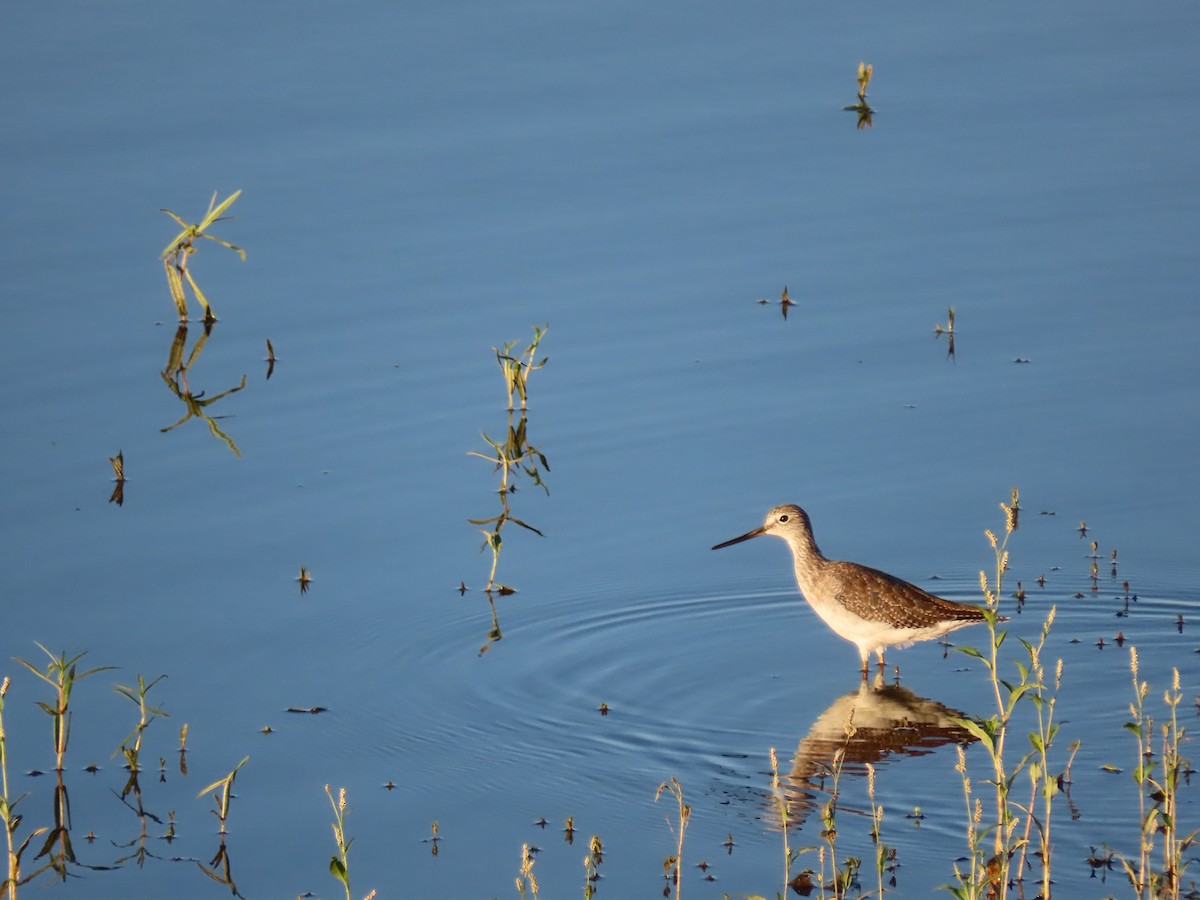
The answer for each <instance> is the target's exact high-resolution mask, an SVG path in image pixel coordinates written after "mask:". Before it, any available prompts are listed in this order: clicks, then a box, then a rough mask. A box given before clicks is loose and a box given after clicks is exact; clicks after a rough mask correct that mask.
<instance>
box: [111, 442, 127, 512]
mask: <svg viewBox="0 0 1200 900" xmlns="http://www.w3.org/2000/svg"><path fill="white" fill-rule="evenodd" d="M108 461H109V463H110V464H111V465H112V467H113V476H114V477H113V481H115V482H116V486H115V487H114V488H113V492H112V496H110V497H109V498H108V502H109V503H115V504H117V506H124V505H125V452H124V451H122V450H118V451H117V455H116V456H110V457H109V458H108Z"/></svg>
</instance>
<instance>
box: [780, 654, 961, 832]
mask: <svg viewBox="0 0 1200 900" xmlns="http://www.w3.org/2000/svg"><path fill="white" fill-rule="evenodd" d="M962 718H965V716H964V715H963V713H961V712H959V711H958V710H955V709H951V708H949V707H947V706H945V705H944V704H941V703H939V702H938V701H936V700H930V699H928V698H925V697H921V696H919V695H918V694H915V693H913V692H912V691H910V690H909V689H908V688H905V687H901V686H900V685H899V684H890V685H885V684H884V683H883V678H882V677H881V676H876V677H875V679H874V682H873V683H868V682H866V681H863V682H862V683H861V684H860V686H859V688H858V690H856V691H851V692H850V693H848V694H845V695H843V696H841V697H838V698H837V699H836V700H834V701H833V703H831V704H830V705H829V707H828V709H826V710H825V711H824V712H823V713H821V715H819V716H818V717H817V719H816V721H814V722H813V724H812V727H811V728H809V730H808V734H806V735H805V736H804V737H803V738H801V739H800V744H799V746H798V747H797V748H796V754H795V756H794V757H793V758H792V768H791V772H790V773H789V775H788V776H787V777H786V778H785V779H782V780H783V781H784V784H783V790H784V793H785V796H786V798H787V801H788V804H789V807H790V813H791V814H790V816H789V824H790V825H791V826H792V827H795V828H799V827H800V826H801V825H802V824H803V822H804V820H805V819H806V818H807V817H808V815H809V813H810V812H811V811H812V810H813V809H814V808H816V807H817V805H818V803H819V802H820V801H819V800H818V797H819V795H821V794H828V793H829V788H827V787H826V781H827V780H828V779H829V778H830V777H831V776H832V775H833V773H834V769H835V764H836V762H837V756H838V753H839V751H843V752H842V757H841V761H840V763H841V768H840V774H841V775H842V776H845V775H854V776H862V775H865V774H866V771H867V768H866V767H867V764H868V763H870V764H872V765H873V766H875V767H876V768H878V767H880V766H882V765H884V764H885V763H886V762H887V761H888V758H889V757H893V756H925V755H926V754H928V753H931V752H933V750H935V749H936V748H938V747H940V746H942V745H944V744H951V743H954V744H965V743H969V742H971V741H972V740H974V738H972V736H971V735H970V733H969V732H968V731H967V730H966V729H965V728H963V727H962V726H961V725H960V724H958V721H957V720H958V719H962ZM850 811H851V812H854V810H850Z"/></svg>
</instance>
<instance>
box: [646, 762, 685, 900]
mask: <svg viewBox="0 0 1200 900" xmlns="http://www.w3.org/2000/svg"><path fill="white" fill-rule="evenodd" d="M663 791H666V792H667V793H669V794H670V795H671V796H672V797H674V798H675V803H676V805H677V806H678V808H679V818H678V820H677V821H678V827H676V826H675V825H672V824H671V820H670V819H668V820H667V825H668V827H670V829H671V832H672V833H673V834H674V835H675V853H674V855H673V856H668V857H667V858H666V859H664V860H663V872H664V874H665V877H666V879H667V882H668V885H670V884H674V885H675V900H679V898H680V897H681V896H682V894H683V835H684V832H686V831H687V826H688V821H689V820H690V819H691V817H692V808H691V806H689V805H688V804H686V803H684V802H683V785H681V784H680V783H679V779H678V778H676V777H675V776H674V775H672V776H671V780H670V782H666V781H664V782H663V783H662V784H660V785H659V786H658V790H657V791H655V792H654V802H655V803H657V802H658V798H659V797H661V796H662V794H663Z"/></svg>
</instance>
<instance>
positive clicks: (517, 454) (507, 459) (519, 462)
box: [467, 411, 550, 593]
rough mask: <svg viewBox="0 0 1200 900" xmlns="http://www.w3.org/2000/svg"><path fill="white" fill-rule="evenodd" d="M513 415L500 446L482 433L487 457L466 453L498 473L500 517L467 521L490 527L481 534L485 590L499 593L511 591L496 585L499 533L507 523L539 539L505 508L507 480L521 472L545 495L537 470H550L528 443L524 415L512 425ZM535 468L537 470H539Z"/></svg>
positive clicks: (509, 490) (512, 486)
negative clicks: (486, 553) (487, 565)
mask: <svg viewBox="0 0 1200 900" xmlns="http://www.w3.org/2000/svg"><path fill="white" fill-rule="evenodd" d="M512 418H513V414H512V412H511V411H510V412H509V422H508V433H507V435H506V436H505V440H504V442H503V443H501V442H499V441H495V440H493V439H492V438H490V437H488V435H487V434H486V433H484V434H483V439H484V441H486V442H487V443H488V445H489V446H490V447H491V448H492V453H491V454H490V455H488V454H484V453H478V452H476V451H474V450H471V451H468V453H467V455H468V456H477V457H479V458H480V459H483V460H487V461H488V462H490V463H493V464H495V466H496V470H497V471H498V472H500V489H499V491H498V492H497V493H498V494H499V496H500V507H501V509H500V514H499V515H498V516H493V517H491V518H488V519H468V520H467V521H468V522H470V523H471V524H472V525H490V526H491V528H490V529H488V530H485V531H482V534H483V538H484V541H483V548H482V549H485V550H490V551H491V554H492V565H491V570H490V571H489V573H488V581H487V586H486V587H485V588H484V590H485V591H489V592H490V591H492V590H493V589H499V590H500V592H501V593H505V592H511V588H506V587H505V586H504V585H497V584H496V568H497V566H498V565H499V563H500V550H501V547H502V546H503V537H502V532H503V530H504V526H505V525H506V524H507V523H508V522H512V523H514V524H515V525H519V526H520V527H521V528H524V529H526V530H528V531H532V532H533V533H534V534H537V535H539V536H542V532H541V531H539V530H538V529H537V528H534V527H533V526H532V525H530V524H529V523H527V522H524V521H522V520H521V519H518V518H517V517H516V516H514V515H513V514H512V509H511V507H510V506H509V502H508V498H509V496H510V495H511V494H512V493H514V492H515V491H516V486H515V484H512V483H511V482H510V477H511V475H512V474H513V471H514V469H515V470H516V472H520V473H524V474H525V475H526V476H527V477H529V478H530V479H531V480H532V481H533V483H534V484H535V485H537V486H538V487H540V488H542V490H544V491H545V492H546V493H547V494H549V493H550V488H549V486H548V485H547V484H546V483H545V481H543V480H542V474H541V470H542V469H545V470H546V471H549V470H550V464H549V463H548V462H547V461H546V457H545V455H544V454H542V452H541V451H540V450H538V449H537V448H536V447H534V446H533V445H532V444H530V443H529V436H528V420H527V419H526V417H525V416H521V420H520V422H519V423H518V424H516V425H514V424H513V422H512ZM539 466H540V467H541V468H539Z"/></svg>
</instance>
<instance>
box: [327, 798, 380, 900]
mask: <svg viewBox="0 0 1200 900" xmlns="http://www.w3.org/2000/svg"><path fill="white" fill-rule="evenodd" d="M325 796H327V797H328V798H329V805H330V806H332V807H333V841H334V843H335V844H337V853H335V854H334V855H333V856H331V857H330V858H329V874H330V875H332V876H333V877H334V878H336V879H337V880H338V881H340V882H341V884H342V887H343V888H344V889H345V891H346V900H350V845H351V844H353V843H354V838H347V837H346V816H347V815H349V813H350V808H349V807H348V806H347V805H346V789H345V788H341V789H340V790H339V791H338V795H337V799H336V800H335V799H334V798H333V791H331V790H330V789H329V785H325ZM374 897H375V891H371V892H370V893H369V894H367V896H366V898H365V900H373V898H374Z"/></svg>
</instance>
